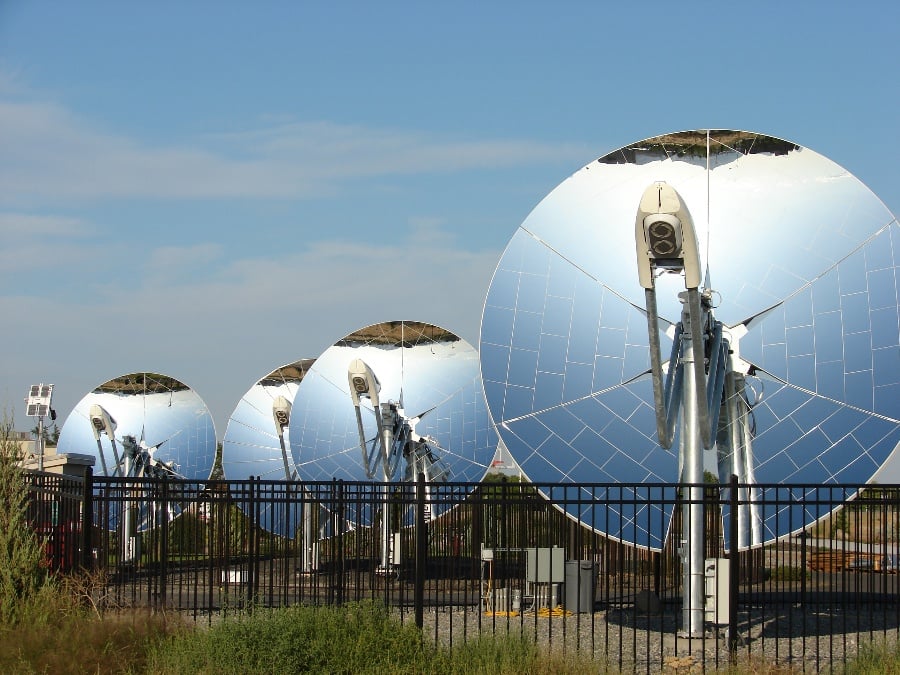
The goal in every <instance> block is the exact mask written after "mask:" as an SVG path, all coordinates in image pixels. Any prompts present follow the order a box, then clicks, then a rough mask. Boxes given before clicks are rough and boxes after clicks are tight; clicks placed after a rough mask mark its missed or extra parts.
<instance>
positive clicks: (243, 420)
mask: <svg viewBox="0 0 900 675" xmlns="http://www.w3.org/2000/svg"><path fill="white" fill-rule="evenodd" d="M314 361H315V359H301V360H300V361H295V362H294V363H289V364H287V365H285V366H282V367H281V368H278V369H276V370H274V371H272V372H271V373H269V374H268V375H266V376H265V377H264V378H262V379H261V380H259V382H257V383H256V384H255V385H253V387H251V388H250V390H249V391H248V392H247V393H246V394H245V395H244V397H243V398H242V399H241V400H240V402H239V403H238V404H237V407H235V409H234V412H233V413H232V415H231V417H230V418H229V420H228V426H227V427H226V428H225V439H224V440H223V442H222V472H223V473H224V474H225V478H226V479H228V480H247V479H249V478H250V477H251V476H253V477H257V478H262V479H264V480H293V479H295V478H296V475H297V471H296V469H295V468H294V462H293V459H292V458H291V451H290V440H289V433H290V431H289V424H290V417H291V413H292V408H293V402H294V396H296V394H297V389H298V388H299V386H300V382H301V381H302V380H303V378H304V377H305V376H306V373H307V371H308V370H309V368H310V366H312V364H313V363H314ZM290 489H293V488H290ZM272 501H273V502H274V503H266V504H265V505H264V506H262V507H261V508H259V507H258V508H256V509H255V510H254V514H255V515H256V516H257V517H258V518H259V519H260V524H261V525H262V527H263V528H265V529H266V530H267V531H269V532H274V533H275V534H279V535H281V536H293V533H294V532H295V530H296V528H297V526H298V524H299V519H300V509H301V507H300V506H299V504H298V502H299V501H300V500H299V498H297V499H287V500H272ZM238 503H239V504H240V505H241V507H242V508H243V507H244V506H245V505H246V502H245V501H244V500H239V502H238Z"/></svg>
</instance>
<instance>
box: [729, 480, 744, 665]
mask: <svg viewBox="0 0 900 675" xmlns="http://www.w3.org/2000/svg"><path fill="white" fill-rule="evenodd" d="M728 497H729V501H730V504H729V507H728V520H729V532H728V557H729V558H730V561H729V564H728V575H729V577H728V656H729V659H730V660H731V663H732V664H734V663H735V662H736V661H737V648H738V628H737V614H738V609H737V605H738V583H739V582H740V578H741V569H740V561H741V556H740V552H739V551H738V509H739V508H740V504H739V503H738V477H737V475H736V474H731V489H730V490H729V495H728Z"/></svg>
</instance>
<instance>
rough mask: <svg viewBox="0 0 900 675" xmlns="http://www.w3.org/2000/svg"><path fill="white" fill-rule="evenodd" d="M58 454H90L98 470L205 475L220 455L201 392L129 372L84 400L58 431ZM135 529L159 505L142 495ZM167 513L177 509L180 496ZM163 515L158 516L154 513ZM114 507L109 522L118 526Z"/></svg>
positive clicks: (190, 476) (165, 475) (166, 475)
mask: <svg viewBox="0 0 900 675" xmlns="http://www.w3.org/2000/svg"><path fill="white" fill-rule="evenodd" d="M57 452H59V453H80V454H91V455H94V457H95V458H96V462H95V465H94V474H95V475H99V476H103V475H105V476H118V477H122V478H128V477H134V478H146V477H162V478H187V479H191V480H206V479H207V478H209V475H210V473H211V472H212V468H213V463H214V462H215V459H216V431H215V426H214V424H213V420H212V415H210V413H209V410H208V408H207V407H206V404H205V403H204V402H203V400H202V399H201V398H200V396H199V395H198V394H197V393H196V392H195V391H194V390H192V389H191V388H190V387H188V386H187V385H186V384H183V383H182V382H179V381H178V380H176V379H175V378H172V377H169V376H168V375H161V374H159V373H146V372H144V373H131V374H129V375H122V376H121V377H117V378H115V379H112V380H109V381H108V382H105V383H103V384H101V385H100V386H99V387H97V388H96V389H94V390H93V391H92V392H90V393H89V394H87V395H86V396H85V397H84V398H82V399H81V401H79V403H78V404H77V405H76V406H75V408H74V409H73V410H72V412H71V413H70V414H69V416H68V418H66V422H65V424H64V425H63V428H62V431H61V432H60V435H59V444H58V449H57ZM134 499H135V502H134V503H135V504H138V505H139V507H140V515H139V517H138V518H137V520H136V521H134V524H135V526H136V527H137V529H138V530H144V529H147V528H148V527H152V526H153V523H154V522H158V521H154V520H153V518H152V517H151V515H152V513H153V512H154V509H155V507H154V505H153V504H151V503H150V501H145V500H144V499H142V498H139V497H137V496H135V497H134ZM169 509H170V515H176V514H177V513H179V512H180V507H179V506H178V505H177V503H176V502H173V503H171V504H170V505H169ZM157 517H158V516H157ZM117 522H118V516H117V515H116V514H110V515H109V518H108V520H107V521H106V524H107V525H108V526H111V527H115V526H116V524H117Z"/></svg>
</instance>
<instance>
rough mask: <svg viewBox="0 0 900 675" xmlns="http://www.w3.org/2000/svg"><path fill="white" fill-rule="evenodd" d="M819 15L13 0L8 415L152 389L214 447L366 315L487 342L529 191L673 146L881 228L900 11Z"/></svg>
mask: <svg viewBox="0 0 900 675" xmlns="http://www.w3.org/2000/svg"><path fill="white" fill-rule="evenodd" d="M823 4H824V3H813V2H798V3H776V2H757V3H753V4H752V5H748V4H746V3H741V4H737V3H733V4H727V3H706V2H703V3H690V2H688V3H677V4H675V3H655V2H645V3H634V6H633V7H632V6H630V5H628V6H626V3H608V6H607V4H604V3H596V2H593V3H588V2H568V3H547V2H545V3H536V2H515V3H513V2H495V3H475V2H454V3H445V4H436V3H406V2H394V3H362V2H346V3H314V2H306V3H299V2H298V3H289V2H260V3H238V2H215V3H214V2H192V3H180V2H179V3H176V2H166V1H162V2H155V3H120V2H96V1H91V0H84V1H82V2H78V3H51V2H45V1H43V0H31V1H28V2H26V1H24V0H2V2H0V312H2V315H3V317H4V319H5V321H4V324H5V330H4V331H3V335H2V338H0V354H2V360H0V400H2V403H3V405H4V407H5V408H6V409H7V410H10V409H11V410H14V412H15V415H16V425H17V427H18V428H20V429H27V428H30V426H32V422H31V421H29V420H28V419H27V418H25V417H24V416H23V409H24V405H23V398H24V396H25V394H26V392H27V388H28V385H30V384H32V383H37V382H42V381H43V382H52V383H54V384H55V385H56V390H55V393H54V407H55V408H56V409H57V410H58V412H59V414H60V417H61V419H62V420H64V419H65V417H66V416H67V415H68V413H69V412H70V411H71V409H72V407H74V405H75V404H76V403H77V402H78V401H79V400H80V399H81V397H82V396H84V395H85V394H86V393H87V392H88V391H90V390H91V389H93V388H94V387H95V386H97V385H98V384H100V383H102V382H104V381H106V380H108V379H110V378H112V377H115V376H118V375H122V374H125V373H129V372H135V371H144V370H149V371H156V372H162V373H166V374H168V375H171V376H173V377H177V378H178V379H181V380H182V381H184V382H185V383H187V384H188V385H190V386H191V387H193V388H194V389H195V390H196V391H197V392H198V393H199V394H200V396H202V397H203V398H204V400H205V401H206V402H207V404H208V406H209V408H210V410H211V412H212V414H213V417H214V419H215V422H216V427H217V432H218V436H219V438H220V439H221V437H222V436H223V435H224V432H225V423H226V421H227V419H228V416H229V415H230V414H231V412H232V411H233V410H234V407H235V406H236V404H237V402H238V400H239V399H240V398H241V396H243V394H244V393H245V392H246V391H247V389H249V387H250V386H251V385H252V384H254V383H255V382H256V380H258V379H259V378H260V377H262V376H263V375H265V374H266V373H268V372H269V371H271V370H273V369H274V368H276V367H278V366H280V365H283V364H285V363H288V362H291V361H294V360H297V359H300V358H307V357H315V356H317V355H318V354H320V353H321V352H322V351H324V349H326V348H327V347H328V346H330V345H331V344H332V343H333V342H335V341H336V340H338V339H339V338H341V337H342V336H344V335H345V334H347V333H349V332H351V331H353V330H355V329H357V328H360V327H362V326H365V325H368V324H371V323H376V322H379V321H386V320H394V319H405V320H418V321H428V322H432V323H436V324H439V325H441V326H443V327H445V328H448V329H450V330H453V331H455V332H457V333H458V334H460V335H461V336H462V337H464V338H466V339H467V340H469V342H471V343H472V344H473V345H477V338H478V331H479V322H480V317H481V309H482V303H483V300H484V294H485V292H486V290H487V287H488V284H489V282H490V279H491V275H492V273H493V270H494V267H495V265H496V263H497V260H498V259H499V256H500V254H501V252H502V250H503V248H504V246H505V245H506V243H507V242H508V240H509V238H510V236H511V235H512V233H513V232H514V230H515V229H516V227H517V226H518V225H519V224H520V223H521V222H522V221H523V220H524V218H525V217H526V216H527V215H528V213H529V211H530V210H531V209H532V208H533V207H534V206H535V205H536V204H537V202H538V201H540V200H541V199H542V198H543V197H544V196H545V195H546V194H547V193H548V192H550V191H551V190H552V189H553V188H554V187H555V186H556V185H558V184H559V183H560V182H561V181H562V180H564V179H565V178H566V177H568V176H569V175H570V174H571V173H573V172H574V171H576V170H577V169H579V168H580V167H582V166H583V165H585V164H587V163H588V162H590V161H592V160H593V159H595V158H596V157H598V156H600V155H603V154H605V153H607V152H609V151H610V150H613V149H615V148H618V147H620V146H623V145H626V144H628V143H631V142H634V141H637V140H640V139H643V138H647V137H650V136H654V135H657V134H661V133H666V132H670V131H678V130H684V129H700V128H733V129H744V130H750V131H757V132H762V133H767V134H770V135H773V136H778V137H781V138H786V139H789V140H791V141H794V142H796V143H799V144H801V145H804V146H807V147H809V148H811V149H813V150H815V151H817V152H819V153H821V154H823V155H825V156H826V157H828V158H830V159H832V160H834V161H836V162H837V163H839V164H841V165H842V166H844V167H845V168H847V169H848V170H849V171H851V172H852V173H853V174H855V175H856V176H857V177H858V178H860V179H861V180H862V181H863V182H864V183H865V184H866V185H868V186H869V187H870V188H871V189H872V190H873V191H874V192H875V194H877V195H878V196H879V197H880V198H881V199H882V200H883V201H884V202H885V203H886V204H887V206H888V207H889V208H890V209H891V210H892V211H893V212H894V213H895V214H897V213H898V212H900V168H898V163H897V160H896V157H897V156H898V154H900V117H898V113H897V110H898V107H900V85H898V82H900V79H898V76H897V69H898V66H900V41H898V40H897V37H896V30H897V27H898V26H900V9H898V8H897V6H896V4H895V3H889V2H884V3H841V5H840V6H836V7H823ZM836 4H837V3H836ZM335 5H337V6H335Z"/></svg>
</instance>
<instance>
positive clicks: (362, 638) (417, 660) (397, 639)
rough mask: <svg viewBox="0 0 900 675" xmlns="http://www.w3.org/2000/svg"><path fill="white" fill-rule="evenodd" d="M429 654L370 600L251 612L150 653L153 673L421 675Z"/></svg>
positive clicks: (412, 634) (413, 632) (416, 635)
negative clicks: (326, 606)
mask: <svg viewBox="0 0 900 675" xmlns="http://www.w3.org/2000/svg"><path fill="white" fill-rule="evenodd" d="M432 655H433V650H429V649H428V648H426V647H425V646H423V644H422V641H421V638H420V634H419V632H418V630H417V629H416V628H415V626H410V625H401V624H400V623H399V622H398V621H396V620H392V619H391V618H390V616H389V614H388V612H387V610H386V609H385V607H384V606H383V605H382V604H380V603H376V602H367V603H359V604H349V605H344V606H342V607H336V608H323V607H306V606H293V607H288V608H283V609H276V610H257V611H256V612H254V613H253V614H252V615H249V616H247V617H239V618H236V619H226V620H225V621H223V622H222V623H220V624H218V625H216V626H213V627H211V628H210V629H209V630H206V631H195V632H192V633H188V634H184V635H179V636H175V637H173V638H170V639H169V640H166V641H165V642H163V643H161V644H159V645H158V646H157V647H155V648H154V649H153V650H152V653H151V655H150V661H149V663H150V668H149V669H150V671H151V672H154V673H323V672H328V673H421V672H424V668H425V664H426V663H427V662H428V660H429V658H430V657H431V656H432Z"/></svg>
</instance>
